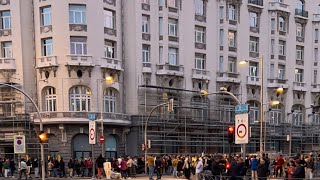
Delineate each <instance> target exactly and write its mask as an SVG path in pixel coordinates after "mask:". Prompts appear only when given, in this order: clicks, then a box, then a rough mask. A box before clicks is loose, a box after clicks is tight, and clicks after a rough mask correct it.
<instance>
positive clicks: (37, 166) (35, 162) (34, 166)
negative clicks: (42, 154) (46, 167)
mask: <svg viewBox="0 0 320 180" xmlns="http://www.w3.org/2000/svg"><path fill="white" fill-rule="evenodd" d="M32 164H33V168H34V177H35V178H38V177H39V163H38V159H37V158H34V160H33V163H32Z"/></svg>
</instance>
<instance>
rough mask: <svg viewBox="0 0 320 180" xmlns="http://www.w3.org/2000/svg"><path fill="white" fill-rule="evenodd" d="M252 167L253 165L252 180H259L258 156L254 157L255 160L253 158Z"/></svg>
mask: <svg viewBox="0 0 320 180" xmlns="http://www.w3.org/2000/svg"><path fill="white" fill-rule="evenodd" d="M261 161H262V159H261ZM250 165H251V178H252V180H257V179H258V173H257V169H258V165H259V162H258V159H257V156H256V155H254V156H253V158H251V160H250Z"/></svg>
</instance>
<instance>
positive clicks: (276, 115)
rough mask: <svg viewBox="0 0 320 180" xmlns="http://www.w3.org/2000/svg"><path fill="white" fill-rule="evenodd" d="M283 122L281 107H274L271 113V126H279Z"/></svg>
mask: <svg viewBox="0 0 320 180" xmlns="http://www.w3.org/2000/svg"><path fill="white" fill-rule="evenodd" d="M281 122H282V110H281V107H280V105H276V106H273V107H272V109H271V111H270V112H269V124H270V125H279V124H280V123H281Z"/></svg>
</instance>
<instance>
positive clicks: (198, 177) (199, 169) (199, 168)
mask: <svg viewBox="0 0 320 180" xmlns="http://www.w3.org/2000/svg"><path fill="white" fill-rule="evenodd" d="M202 171H203V163H202V158H199V160H198V163H197V166H196V180H201V173H202Z"/></svg>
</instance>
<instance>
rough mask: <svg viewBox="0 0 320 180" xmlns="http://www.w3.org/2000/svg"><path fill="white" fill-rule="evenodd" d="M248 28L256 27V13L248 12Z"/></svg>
mask: <svg viewBox="0 0 320 180" xmlns="http://www.w3.org/2000/svg"><path fill="white" fill-rule="evenodd" d="M249 17H250V27H258V13H256V12H249Z"/></svg>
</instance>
